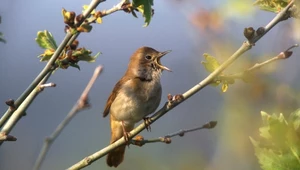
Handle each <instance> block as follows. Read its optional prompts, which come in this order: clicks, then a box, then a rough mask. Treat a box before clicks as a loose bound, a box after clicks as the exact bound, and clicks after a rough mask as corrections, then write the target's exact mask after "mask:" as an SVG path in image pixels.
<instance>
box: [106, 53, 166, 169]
mask: <svg viewBox="0 0 300 170" xmlns="http://www.w3.org/2000/svg"><path fill="white" fill-rule="evenodd" d="M169 52H170V51H165V52H158V51H156V50H155V49H153V48H150V47H141V48H139V49H138V50H137V51H135V53H133V55H132V56H131V58H130V61H129V64H128V68H127V71H126V72H125V74H124V76H123V77H122V78H121V79H120V80H119V81H118V83H117V84H116V85H115V87H114V89H113V91H112V92H111V94H110V96H109V98H108V100H107V102H106V105H105V109H104V112H103V117H106V116H107V115H108V114H109V113H110V127H111V140H110V143H114V142H115V141H117V140H118V139H120V138H122V137H123V136H124V138H125V140H127V142H129V141H128V132H130V131H131V130H132V129H133V128H134V124H135V123H137V122H139V121H140V120H142V119H144V120H146V116H147V115H149V114H150V113H152V112H154V111H155V110H156V109H157V107H158V105H159V103H160V99H161V92H162V90H161V84H160V76H161V73H162V71H163V70H168V71H171V70H170V69H169V68H167V67H166V66H163V65H162V64H161V62H160V59H161V58H162V57H163V56H164V55H166V54H167V53H169ZM145 123H146V121H145ZM125 148H126V146H125V145H123V146H120V147H119V148H116V149H115V150H113V151H111V152H110V153H108V155H107V159H106V162H107V165H108V166H110V167H112V166H114V167H117V166H118V165H119V164H120V163H121V162H122V161H123V159H124V153H125Z"/></svg>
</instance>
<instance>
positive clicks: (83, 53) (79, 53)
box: [72, 48, 101, 62]
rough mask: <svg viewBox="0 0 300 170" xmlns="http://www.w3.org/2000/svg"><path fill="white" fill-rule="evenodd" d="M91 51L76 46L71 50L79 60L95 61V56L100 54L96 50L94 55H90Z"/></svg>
mask: <svg viewBox="0 0 300 170" xmlns="http://www.w3.org/2000/svg"><path fill="white" fill-rule="evenodd" d="M91 53H92V51H90V50H87V49H85V48H78V49H76V50H75V51H74V52H73V54H72V55H73V56H75V57H78V59H79V60H80V61H87V62H95V61H96V58H97V57H98V56H99V55H100V54H101V53H100V52H98V53H97V54H96V55H95V56H91Z"/></svg>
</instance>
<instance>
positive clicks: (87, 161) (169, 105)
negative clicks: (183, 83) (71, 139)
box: [68, 0, 294, 170]
mask: <svg viewBox="0 0 300 170" xmlns="http://www.w3.org/2000/svg"><path fill="white" fill-rule="evenodd" d="M293 3H294V0H292V1H291V2H290V4H289V5H288V6H287V7H286V8H285V9H284V10H282V11H281V12H280V13H278V14H277V15H276V16H275V18H274V19H273V20H272V21H271V22H270V23H268V24H267V25H266V26H265V27H264V32H263V33H261V34H259V35H255V36H254V37H253V38H252V39H251V40H250V41H249V40H248V41H246V42H244V43H243V44H242V46H241V47H240V48H239V49H238V50H237V51H236V52H235V53H234V54H233V55H232V56H231V57H229V58H228V59H227V60H226V61H225V62H224V63H222V64H221V65H220V66H219V67H218V68H217V69H216V70H215V71H213V72H212V73H211V74H210V75H208V76H207V77H206V78H205V79H204V80H202V81H201V82H199V83H198V84H196V85H195V86H194V87H192V88H191V89H189V90H188V91H187V92H185V93H184V94H182V95H178V96H180V97H179V98H178V99H179V100H176V101H174V102H171V103H170V101H169V102H166V103H165V105H164V106H163V107H162V108H161V109H160V110H158V111H157V112H156V113H155V114H154V115H153V116H151V117H150V118H149V119H148V120H150V121H149V124H152V123H153V122H154V121H156V120H157V119H159V118H160V117H161V116H163V115H164V114H165V113H167V112H168V111H170V110H172V109H173V108H174V107H176V106H177V105H178V104H180V103H182V102H183V101H185V100H186V99H188V98H190V97H191V96H193V95H194V94H195V93H197V92H198V91H200V90H201V89H203V88H204V87H206V86H207V85H209V84H210V83H211V82H212V81H213V80H214V79H215V78H216V77H217V76H218V75H219V74H220V73H221V72H222V71H223V70H225V69H226V68H227V67H229V66H230V65H231V64H232V63H233V62H234V61H235V60H236V59H238V58H239V57H240V56H241V55H242V54H243V53H245V52H246V51H248V50H250V49H251V48H252V46H253V44H255V42H257V41H258V40H259V39H260V38H261V37H263V36H264V35H265V34H266V33H267V32H268V31H269V30H271V29H272V28H273V27H274V26H275V25H276V24H278V23H279V22H280V21H283V20H284V19H286V15H287V11H288V10H289V8H290V7H291V5H293ZM168 99H169V97H168ZM145 128H146V126H145V124H144V123H142V124H140V125H139V126H137V127H136V128H135V129H133V130H132V131H131V132H130V133H129V139H131V138H132V137H134V136H135V135H137V134H138V133H140V132H141V131H143V130H144V129H145ZM125 143H126V141H125V139H124V137H122V138H121V139H119V140H117V141H116V142H114V143H112V144H110V145H109V146H107V147H105V148H103V149H101V150H99V151H97V152H95V153H93V154H91V155H89V156H87V157H85V158H84V159H82V160H81V161H79V162H77V163H76V164H74V165H72V166H71V167H69V168H68V169H70V170H71V169H72V170H73V169H82V168H84V167H86V166H88V165H90V164H91V163H93V162H94V161H96V160H98V159H100V158H102V157H103V156H105V155H106V154H107V153H109V152H110V151H112V150H114V149H116V148H117V147H119V146H121V145H124V144H125Z"/></svg>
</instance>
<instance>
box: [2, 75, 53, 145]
mask: <svg viewBox="0 0 300 170" xmlns="http://www.w3.org/2000/svg"><path fill="white" fill-rule="evenodd" d="M51 74H52V72H50V73H48V74H47V75H46V77H44V78H43V80H42V81H41V82H40V83H39V84H38V85H37V87H36V88H35V89H34V90H33V91H32V92H31V93H30V94H29V96H28V97H27V98H26V99H25V100H24V101H23V103H22V104H21V105H20V106H19V107H18V108H17V109H16V110H15V111H14V114H12V115H11V117H10V118H9V120H8V121H7V122H6V123H5V125H4V126H3V128H2V130H1V132H0V133H1V134H3V135H8V134H9V132H10V131H11V130H12V128H13V127H14V126H15V125H16V124H17V122H18V121H19V120H20V119H21V117H23V116H25V114H24V113H25V111H26V109H27V108H28V107H29V105H30V104H31V102H32V101H33V100H34V99H35V98H36V96H37V95H38V94H39V93H40V92H41V89H40V86H41V85H43V84H45V82H46V81H47V80H48V78H49V77H50V75H51ZM10 107H11V106H10ZM2 143H3V141H0V145H2Z"/></svg>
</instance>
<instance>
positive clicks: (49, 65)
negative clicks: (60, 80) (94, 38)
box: [0, 0, 104, 128]
mask: <svg viewBox="0 0 300 170" xmlns="http://www.w3.org/2000/svg"><path fill="white" fill-rule="evenodd" d="M101 2H104V0H92V1H91V3H90V5H89V7H88V9H87V10H85V11H84V13H83V19H82V20H81V21H80V22H78V25H77V26H79V25H81V24H82V22H83V21H84V20H85V19H86V18H87V17H88V16H89V15H90V13H91V12H92V11H93V10H94V9H95V8H96V7H97V6H98V5H99V4H100V3H101ZM79 34H80V32H77V33H75V34H74V35H73V34H72V33H67V34H66V36H65V38H64V39H63V41H62V42H61V44H60V45H59V46H58V48H57V49H56V50H55V52H54V54H53V55H52V57H51V59H50V60H49V62H48V63H47V65H46V66H45V67H44V69H43V70H42V71H41V72H40V73H39V75H38V76H37V77H36V78H35V79H34V80H33V82H32V83H31V84H30V85H29V86H28V88H27V89H26V90H25V91H24V92H23V93H22V94H21V96H20V97H19V98H18V99H17V100H16V101H15V107H16V109H17V108H18V107H19V106H20V105H21V104H22V103H23V101H24V100H25V99H26V98H27V96H28V95H29V94H30V93H31V92H32V91H33V90H34V89H35V88H36V86H37V85H38V84H39V83H40V82H41V81H42V79H43V78H44V77H45V76H46V75H47V74H48V73H49V72H51V71H52V70H53V67H54V63H55V61H56V59H57V58H58V57H59V56H60V53H61V52H62V51H63V50H64V48H65V47H66V45H67V44H71V43H72V42H73V40H75V39H72V37H77V36H78V35H79ZM71 39H72V41H70V40H71ZM30 103H31V102H30ZM13 112H14V110H11V109H8V110H7V111H6V112H5V113H4V115H3V116H2V117H1V119H0V128H1V127H2V126H4V124H5V122H6V121H7V120H8V119H9V118H10V116H11V115H12V113H13Z"/></svg>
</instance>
